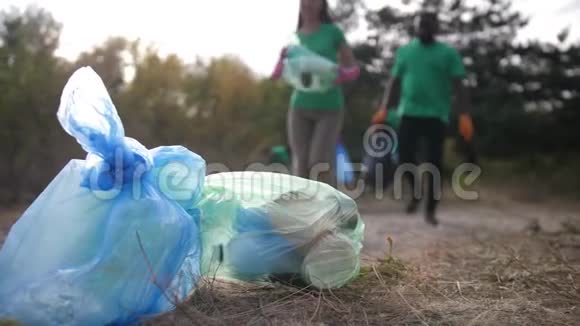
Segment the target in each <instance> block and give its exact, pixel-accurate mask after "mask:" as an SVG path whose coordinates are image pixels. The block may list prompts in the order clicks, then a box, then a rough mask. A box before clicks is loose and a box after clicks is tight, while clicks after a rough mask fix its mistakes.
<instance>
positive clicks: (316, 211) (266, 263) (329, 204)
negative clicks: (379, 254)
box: [199, 172, 364, 289]
mask: <svg viewBox="0 0 580 326" xmlns="http://www.w3.org/2000/svg"><path fill="white" fill-rule="evenodd" d="M199 207H200V209H201V211H202V219H201V220H202V243H203V248H204V250H203V257H202V274H204V275H206V276H208V277H221V278H226V279H233V280H243V281H265V282H271V281H284V282H286V281H293V284H296V285H297V284H304V285H305V286H313V287H316V288H320V289H327V288H337V287H341V286H343V285H345V284H347V283H348V282H349V281H350V280H352V279H353V278H354V277H356V276H357V275H358V272H359V268H360V251H361V248H362V240H363V233H364V223H363V221H362V219H361V218H360V215H359V213H358V209H357V206H356V203H355V202H354V200H352V199H351V198H349V197H347V196H346V195H344V194H343V193H341V192H339V191H337V190H335V189H334V188H332V187H330V186H328V185H326V184H322V183H319V182H315V181H310V180H306V179H302V178H298V177H293V176H289V175H284V174H276V173H268V172H233V173H219V174H214V175H210V176H208V177H207V178H206V183H205V187H204V194H203V199H202V200H201V202H200V206H199ZM294 281H295V282H294Z"/></svg>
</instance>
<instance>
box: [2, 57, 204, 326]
mask: <svg viewBox="0 0 580 326" xmlns="http://www.w3.org/2000/svg"><path fill="white" fill-rule="evenodd" d="M58 119H59V122H60V124H61V125H62V127H63V128H64V129H65V130H66V131H67V133H69V134H70V135H72V136H74V137H75V138H76V139H77V141H78V142H79V143H80V144H81V146H82V147H83V149H84V150H85V151H87V152H88V156H87V159H86V160H72V161H70V162H69V163H68V164H67V165H66V166H65V167H64V169H63V170H62V171H61V172H60V173H59V174H58V175H57V176H56V178H54V180H53V181H52V182H51V183H50V184H49V185H48V187H47V188H46V189H45V190H44V191H43V192H42V193H41V194H40V196H39V197H38V198H37V199H36V200H35V201H34V203H33V204H32V205H31V206H30V207H29V208H28V209H27V210H26V211H25V212H24V214H23V215H22V217H21V218H20V219H19V220H18V221H17V222H16V224H15V225H14V226H13V227H12V229H11V230H10V233H9V234H8V237H7V239H6V242H5V243H4V246H3V247H2V250H1V251H0V275H1V277H0V319H14V320H18V321H20V322H21V323H23V324H25V325H105V324H131V323H135V322H139V321H141V320H142V319H143V318H145V317H147V316H151V315H154V314H158V313H161V312H164V311H167V310H170V309H172V308H173V304H174V303H175V301H179V300H182V299H184V298H185V296H186V295H187V294H188V293H189V292H190V291H191V290H192V288H193V286H194V285H195V281H196V280H197V277H198V276H199V274H200V271H199V263H200V255H201V247H200V246H201V244H200V239H199V212H198V211H197V210H196V208H195V206H196V203H197V202H198V201H199V199H200V194H201V191H202V187H203V182H204V175H205V162H204V160H203V159H202V158H201V157H200V156H198V155H196V154H194V153H192V152H190V151H189V150H187V149H186V148H184V147H181V146H175V147H160V148H156V149H153V150H147V149H146V148H145V147H144V146H142V145H141V144H140V143H138V142H137V141H136V140H134V139H131V138H126V137H125V136H124V130H123V125H122V123H121V120H120V118H119V116H118V115H117V112H116V109H115V106H114V105H113V103H112V101H111V99H110V97H109V95H108V93H107V91H106V89H105V87H104V85H103V83H102V81H101V79H100V78H99V76H98V75H97V74H96V73H95V72H94V71H93V70H92V69H91V68H88V67H85V68H81V69H79V70H77V71H76V72H75V73H74V74H73V75H72V76H71V78H70V80H69V81H68V83H67V85H66V86H65V88H64V91H63V94H62V97H61V104H60V107H59V111H58Z"/></svg>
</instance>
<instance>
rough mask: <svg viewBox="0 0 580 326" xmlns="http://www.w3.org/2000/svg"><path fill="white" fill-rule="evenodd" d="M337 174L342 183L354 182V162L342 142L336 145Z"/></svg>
mask: <svg viewBox="0 0 580 326" xmlns="http://www.w3.org/2000/svg"><path fill="white" fill-rule="evenodd" d="M336 176H337V180H338V182H339V183H340V184H343V185H348V184H352V183H353V182H354V169H353V166H352V162H351V160H350V156H349V155H348V151H347V150H346V147H344V145H343V144H342V143H338V144H337V145H336Z"/></svg>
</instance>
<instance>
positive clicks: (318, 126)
mask: <svg viewBox="0 0 580 326" xmlns="http://www.w3.org/2000/svg"><path fill="white" fill-rule="evenodd" d="M343 118H344V111H343V110H332V111H330V110H304V109H294V108H292V109H290V110H289V111H288V138H289V140H290V147H291V149H292V173H293V174H294V175H295V176H299V177H303V178H310V179H316V180H318V181H323V182H326V183H328V184H331V185H336V172H335V171H336V142H337V140H338V136H339V134H340V130H341V128H342V122H343ZM318 163H323V164H324V163H326V164H327V165H319V166H317V164H318ZM315 168H316V169H318V170H315Z"/></svg>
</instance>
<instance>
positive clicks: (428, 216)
mask: <svg viewBox="0 0 580 326" xmlns="http://www.w3.org/2000/svg"><path fill="white" fill-rule="evenodd" d="M425 222H427V224H430V225H432V226H437V225H439V221H438V220H437V218H436V217H435V212H427V213H425Z"/></svg>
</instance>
